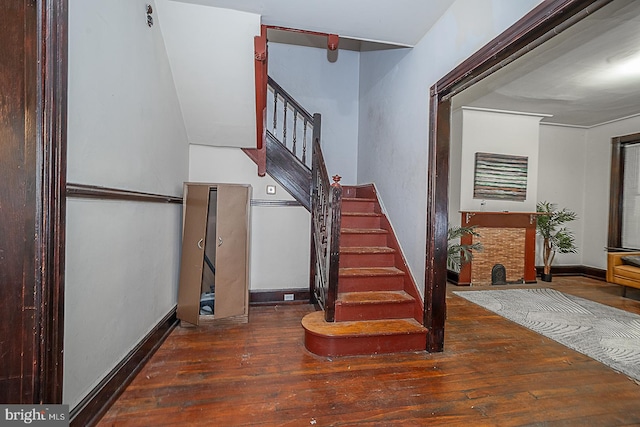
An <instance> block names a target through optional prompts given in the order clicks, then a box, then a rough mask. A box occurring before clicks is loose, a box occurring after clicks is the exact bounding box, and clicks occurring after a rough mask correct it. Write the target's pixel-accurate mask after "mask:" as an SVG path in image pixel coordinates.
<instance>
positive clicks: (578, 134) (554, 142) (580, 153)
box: [536, 124, 610, 265]
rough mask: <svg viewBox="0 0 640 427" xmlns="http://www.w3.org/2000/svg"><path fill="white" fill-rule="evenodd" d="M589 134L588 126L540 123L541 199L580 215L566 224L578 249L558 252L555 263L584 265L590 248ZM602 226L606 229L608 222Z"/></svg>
mask: <svg viewBox="0 0 640 427" xmlns="http://www.w3.org/2000/svg"><path fill="white" fill-rule="evenodd" d="M587 133H588V130H587V129H584V128H575V127H565V126H553V125H544V124H542V125H541V126H540V146H539V154H540V157H539V165H540V168H539V170H538V201H547V202H551V203H555V204H557V205H558V208H559V209H562V208H568V209H570V210H572V211H574V212H575V213H576V214H578V219H577V220H576V221H572V222H569V223H567V224H566V226H567V227H568V228H569V229H570V230H571V231H573V233H574V236H575V238H576V246H577V247H578V252H577V253H575V254H556V257H555V259H554V261H553V265H583V255H584V252H585V249H586V248H585V244H584V233H585V228H584V224H585V221H587V220H588V217H589V215H590V212H589V211H586V210H585V192H586V190H587V187H586V186H585V185H586V183H585V179H586V176H587V169H586V156H587V150H586V141H587ZM601 161H602V162H603V163H606V164H608V163H609V161H610V160H609V158H602V159H601ZM603 166H604V165H601V166H600V168H602V167H603ZM608 182H609V180H608V178H607V183H608ZM607 205H608V202H607ZM602 226H604V228H606V227H607V224H606V222H605V224H604V225H601V226H600V227H602ZM600 227H599V228H600ZM543 264H544V262H543V260H542V239H541V238H540V237H539V236H537V242H536V265H543Z"/></svg>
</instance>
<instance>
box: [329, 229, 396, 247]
mask: <svg viewBox="0 0 640 427" xmlns="http://www.w3.org/2000/svg"><path fill="white" fill-rule="evenodd" d="M386 245H387V233H348V232H344V231H343V232H342V233H341V234H340V246H342V247H347V246H386Z"/></svg>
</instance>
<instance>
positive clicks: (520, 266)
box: [458, 211, 540, 286]
mask: <svg viewBox="0 0 640 427" xmlns="http://www.w3.org/2000/svg"><path fill="white" fill-rule="evenodd" d="M460 213H461V215H462V218H461V224H462V226H464V227H471V226H475V227H476V231H478V232H479V233H480V235H481V236H480V237H475V238H474V236H471V235H466V236H463V237H462V238H461V243H462V244H471V243H473V242H474V241H476V242H477V241H480V242H481V243H483V246H485V251H482V252H475V253H474V262H471V263H468V264H466V265H464V266H463V267H462V269H461V270H460V275H459V279H458V284H459V285H463V286H470V285H472V284H474V282H478V283H475V284H490V283H491V280H490V277H491V272H490V267H487V265H488V264H490V265H495V264H502V265H505V267H506V266H507V265H509V266H511V268H507V280H511V281H513V280H520V279H522V280H524V281H525V282H527V283H535V282H536V268H535V256H536V223H537V217H538V215H540V213H538V212H482V211H461V212H460ZM483 229H485V237H483V236H482V234H483ZM514 233H515V234H514ZM514 236H516V237H514ZM500 238H502V239H506V240H508V242H509V243H508V244H509V245H510V247H509V248H508V253H506V254H505V253H504V251H500V250H496V249H495V248H496V247H499V246H501V244H500V242H496V239H498V240H499V239H500ZM483 240H484V241H483ZM502 246H503V245H502ZM474 268H475V269H476V270H475V271H474ZM480 269H482V270H480ZM474 279H475V280H474Z"/></svg>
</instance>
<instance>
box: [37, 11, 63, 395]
mask: <svg viewBox="0 0 640 427" xmlns="http://www.w3.org/2000/svg"><path fill="white" fill-rule="evenodd" d="M38 14H39V16H38V22H41V23H42V24H41V25H42V28H41V30H40V31H39V34H38V37H39V43H40V45H41V55H42V56H43V57H44V58H42V60H41V62H40V69H41V72H40V73H38V88H40V90H42V91H43V92H42V93H41V98H39V100H38V111H39V113H38V116H37V132H36V134H37V141H38V145H39V147H38V151H40V150H41V155H40V156H39V157H38V161H39V162H42V163H40V164H39V171H38V175H39V176H38V182H39V183H40V185H41V186H42V187H41V188H40V189H39V191H38V193H39V195H40V197H41V199H40V203H41V204H40V206H39V208H38V210H39V211H40V212H38V213H37V218H38V220H39V221H40V224H39V229H40V233H38V238H37V243H36V245H37V254H36V262H37V263H38V264H39V266H40V270H39V273H40V277H39V278H40V280H39V285H40V291H39V293H40V299H39V305H38V308H37V314H36V315H37V317H38V329H39V336H40V337H41V338H40V340H39V366H40V369H39V375H38V381H37V386H36V401H39V402H48V403H62V384H63V374H64V371H63V360H64V354H63V348H64V270H65V218H66V209H65V206H66V203H65V199H64V197H63V194H65V184H66V175H67V46H68V40H67V27H68V3H67V0H46V1H44V2H42V3H41V4H40V9H39V11H38ZM40 256H41V257H42V258H40Z"/></svg>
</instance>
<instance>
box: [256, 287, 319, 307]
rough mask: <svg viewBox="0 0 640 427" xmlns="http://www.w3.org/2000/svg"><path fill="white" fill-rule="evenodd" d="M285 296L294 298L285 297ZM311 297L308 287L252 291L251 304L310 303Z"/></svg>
mask: <svg viewBox="0 0 640 427" xmlns="http://www.w3.org/2000/svg"><path fill="white" fill-rule="evenodd" d="M285 297H286V298H293V299H292V300H290V299H285ZM310 298H311V294H310V292H309V289H308V288H297V289H277V290H266V291H251V292H250V293H249V305H253V306H256V305H282V304H309V300H310Z"/></svg>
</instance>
